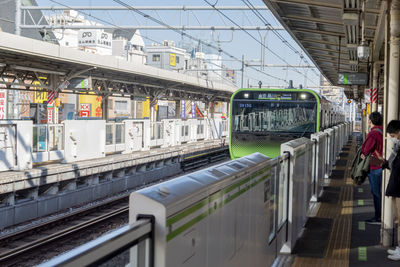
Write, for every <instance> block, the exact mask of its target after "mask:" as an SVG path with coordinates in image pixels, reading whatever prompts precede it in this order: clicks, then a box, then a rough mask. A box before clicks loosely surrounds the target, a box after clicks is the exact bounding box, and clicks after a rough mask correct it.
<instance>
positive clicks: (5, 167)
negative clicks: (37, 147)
mask: <svg viewBox="0 0 400 267" xmlns="http://www.w3.org/2000/svg"><path fill="white" fill-rule="evenodd" d="M30 168H32V121H12V120H10V121H8V120H0V171H9V170H18V171H22V170H26V169H30Z"/></svg>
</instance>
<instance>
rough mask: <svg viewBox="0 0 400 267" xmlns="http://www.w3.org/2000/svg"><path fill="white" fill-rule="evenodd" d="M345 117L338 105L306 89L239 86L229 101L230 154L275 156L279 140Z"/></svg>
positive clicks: (308, 133)
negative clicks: (255, 153)
mask: <svg viewBox="0 0 400 267" xmlns="http://www.w3.org/2000/svg"><path fill="white" fill-rule="evenodd" d="M344 120H345V116H344V114H343V112H341V110H340V109H339V108H338V107H335V106H334V105H333V104H332V103H331V102H330V101H328V100H327V99H326V98H324V97H322V96H320V95H319V94H317V93H316V92H314V91H312V90H309V89H263V88H257V89H253V88H251V89H245V88H244V89H239V90H238V91H236V92H235V93H233V95H232V97H231V101H230V135H229V152H230V156H231V158H232V159H236V158H240V157H243V156H246V155H249V154H252V153H254V152H260V153H262V154H264V155H266V156H268V157H271V158H275V157H277V156H279V155H280V152H281V151H280V146H281V144H282V143H285V142H287V141H290V140H293V139H296V138H300V137H308V138H310V136H311V134H312V133H316V132H319V131H322V130H324V129H327V128H329V127H332V126H334V125H336V124H339V123H341V122H343V121H344Z"/></svg>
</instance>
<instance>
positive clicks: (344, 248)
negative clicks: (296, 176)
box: [292, 135, 400, 267]
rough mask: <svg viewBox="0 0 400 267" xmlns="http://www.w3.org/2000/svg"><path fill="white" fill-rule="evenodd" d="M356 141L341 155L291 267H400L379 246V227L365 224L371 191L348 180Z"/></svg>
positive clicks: (356, 137) (370, 206)
mask: <svg viewBox="0 0 400 267" xmlns="http://www.w3.org/2000/svg"><path fill="white" fill-rule="evenodd" d="M357 139H358V140H357ZM357 141H358V142H359V141H360V140H359V137H358V136H357V135H354V136H353V137H352V139H351V140H350V141H349V143H348V144H347V145H346V146H345V147H344V149H343V152H342V153H341V154H340V159H339V160H338V163H339V164H336V166H335V169H334V171H333V172H332V175H331V177H330V179H329V181H328V182H327V183H326V186H325V187H324V193H323V195H322V196H321V197H320V199H319V202H320V206H319V209H318V211H317V212H316V214H315V216H314V217H310V218H309V219H308V221H307V224H306V227H305V230H304V233H303V235H302V237H301V238H300V239H299V241H298V243H296V247H295V250H294V256H295V257H294V260H293V264H292V266H295V267H300V266H302V267H304V266H324V267H328V266H340V267H347V266H351V267H352V266H360V267H361V266H363V267H365V266H382V267H383V266H400V261H397V262H396V261H392V260H389V259H388V258H387V255H388V254H387V252H386V250H387V248H384V247H382V246H381V245H380V225H371V224H367V223H365V220H366V219H369V218H371V217H373V215H374V207H373V201H372V195H371V192H370V187H369V184H368V181H366V182H365V183H364V184H363V185H361V186H356V185H354V184H353V181H352V180H351V178H350V165H351V161H352V159H353V155H354V153H355V152H356V147H357Z"/></svg>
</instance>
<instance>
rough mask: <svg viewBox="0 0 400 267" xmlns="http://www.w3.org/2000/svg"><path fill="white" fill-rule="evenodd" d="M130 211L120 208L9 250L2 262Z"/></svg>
mask: <svg viewBox="0 0 400 267" xmlns="http://www.w3.org/2000/svg"><path fill="white" fill-rule="evenodd" d="M128 211H129V206H125V207H122V208H119V209H117V210H114V211H112V212H109V213H106V214H103V215H101V216H99V217H96V218H93V219H91V220H88V221H85V222H82V223H80V224H77V225H74V226H71V227H68V228H67V229H64V230H61V231H58V232H56V233H53V234H50V235H49V236H46V237H43V238H40V239H38V240H35V241H32V242H29V243H26V244H24V245H22V246H19V247H17V248H15V249H11V250H9V251H7V252H4V253H2V254H0V262H2V261H6V260H9V259H11V258H14V257H16V256H18V255H21V254H22V253H25V252H28V251H32V250H34V249H36V248H38V247H40V246H43V245H46V244H48V243H50V242H53V241H56V240H59V239H61V238H64V237H66V236H68V235H71V234H74V233H76V232H78V231H81V230H83V229H86V228H89V227H90V226H92V225H95V224H98V223H101V222H104V221H107V220H109V219H110V218H113V217H116V216H118V215H121V214H123V213H126V212H128ZM60 220H62V219H60Z"/></svg>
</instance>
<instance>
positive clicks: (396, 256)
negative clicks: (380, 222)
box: [385, 120, 400, 261]
mask: <svg viewBox="0 0 400 267" xmlns="http://www.w3.org/2000/svg"><path fill="white" fill-rule="evenodd" d="M386 132H387V133H388V134H389V135H390V137H391V138H392V140H393V143H394V145H393V150H392V154H391V155H390V157H389V159H388V165H389V169H390V177H389V182H388V185H387V188H386V192H385V195H386V196H388V197H392V201H393V207H394V214H395V219H396V220H397V222H398V223H399V218H400V153H398V151H399V149H400V141H399V140H400V121H399V120H392V121H391V122H389V124H388V126H387V128H386ZM397 242H400V224H398V225H397ZM388 253H389V254H390V255H389V256H388V258H389V259H391V260H395V261H398V260H400V247H399V245H397V247H396V248H395V249H389V250H388Z"/></svg>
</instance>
